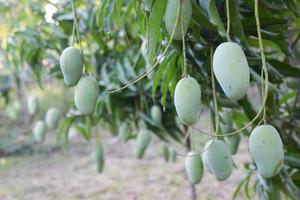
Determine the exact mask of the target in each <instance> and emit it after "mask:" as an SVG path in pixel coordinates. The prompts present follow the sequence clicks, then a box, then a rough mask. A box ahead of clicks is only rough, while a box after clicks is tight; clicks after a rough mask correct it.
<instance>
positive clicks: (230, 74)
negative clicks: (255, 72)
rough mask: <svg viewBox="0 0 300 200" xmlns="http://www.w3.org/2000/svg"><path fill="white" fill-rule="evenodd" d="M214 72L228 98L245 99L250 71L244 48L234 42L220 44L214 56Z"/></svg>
mask: <svg viewBox="0 0 300 200" xmlns="http://www.w3.org/2000/svg"><path fill="white" fill-rule="evenodd" d="M213 71H214V74H215V76H216V78H217V80H218V82H219V84H220V86H221V87H222V89H223V91H224V93H225V94H226V96H227V97H229V98H231V99H233V100H239V99H241V98H243V97H244V96H245V95H246V93H247V89H248V87H249V81H250V71H249V65H248V62H247V59H246V56H245V54H244V52H243V50H242V48H241V47H240V46H239V45H238V44H236V43H233V42H224V43H222V44H220V45H219V46H218V47H217V49H216V51H215V53H214V56H213Z"/></svg>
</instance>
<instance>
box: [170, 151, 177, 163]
mask: <svg viewBox="0 0 300 200" xmlns="http://www.w3.org/2000/svg"><path fill="white" fill-rule="evenodd" d="M169 152H170V153H169V155H170V158H169V160H170V161H172V162H176V160H177V154H176V152H175V150H174V149H171V148H170V149H169Z"/></svg>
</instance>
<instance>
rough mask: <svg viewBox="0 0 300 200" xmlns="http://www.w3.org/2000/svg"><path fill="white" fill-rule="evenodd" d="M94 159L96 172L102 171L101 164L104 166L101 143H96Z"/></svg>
mask: <svg viewBox="0 0 300 200" xmlns="http://www.w3.org/2000/svg"><path fill="white" fill-rule="evenodd" d="M95 161H96V165H97V171H98V173H102V172H103V166H104V161H105V159H104V150H103V146H102V144H97V145H96V149H95Z"/></svg>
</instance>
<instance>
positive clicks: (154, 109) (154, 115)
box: [151, 105, 162, 124]
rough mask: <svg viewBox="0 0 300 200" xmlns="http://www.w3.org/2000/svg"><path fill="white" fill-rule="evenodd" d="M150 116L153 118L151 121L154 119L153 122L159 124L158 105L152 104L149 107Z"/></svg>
mask: <svg viewBox="0 0 300 200" xmlns="http://www.w3.org/2000/svg"><path fill="white" fill-rule="evenodd" d="M151 118H152V119H153V121H155V123H157V124H161V120H162V112H161V109H160V107H159V106H158V105H153V106H152V107H151Z"/></svg>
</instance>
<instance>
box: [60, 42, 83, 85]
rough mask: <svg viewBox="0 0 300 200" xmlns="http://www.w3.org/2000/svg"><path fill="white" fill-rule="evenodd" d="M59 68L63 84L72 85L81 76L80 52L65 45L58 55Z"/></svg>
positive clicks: (81, 62) (81, 61)
mask: <svg viewBox="0 0 300 200" xmlns="http://www.w3.org/2000/svg"><path fill="white" fill-rule="evenodd" d="M60 68H61V71H62V74H63V77H64V81H65V84H66V85H67V86H69V87H72V86H74V85H76V84H77V83H78V81H79V80H80V78H81V76H82V69H83V60H82V56H81V53H80V51H79V50H78V49H76V48H74V47H67V48H66V49H64V50H63V52H62V54H61V56H60Z"/></svg>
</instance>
